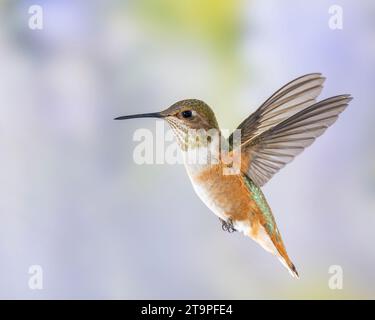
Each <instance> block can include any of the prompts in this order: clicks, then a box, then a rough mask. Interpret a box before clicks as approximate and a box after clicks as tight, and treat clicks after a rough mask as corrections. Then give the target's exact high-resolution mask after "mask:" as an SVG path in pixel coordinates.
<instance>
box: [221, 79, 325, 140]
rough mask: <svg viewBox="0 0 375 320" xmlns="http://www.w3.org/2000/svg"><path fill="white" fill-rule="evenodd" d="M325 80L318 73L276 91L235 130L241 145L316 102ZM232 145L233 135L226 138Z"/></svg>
mask: <svg viewBox="0 0 375 320" xmlns="http://www.w3.org/2000/svg"><path fill="white" fill-rule="evenodd" d="M324 80H325V78H324V77H322V75H321V74H320V73H311V74H307V75H304V76H302V77H299V78H297V79H295V80H293V81H291V82H289V83H288V84H286V85H285V86H284V87H282V88H281V89H279V90H278V91H276V92H275V93H274V94H273V95H272V96H271V97H269V98H268V99H267V100H266V101H265V102H264V103H263V104H262V105H261V106H260V107H259V108H258V109H257V110H256V111H255V112H254V113H252V114H251V115H250V116H249V117H248V118H246V119H245V120H244V121H243V122H242V123H241V124H240V125H239V127H238V128H237V129H241V143H245V142H247V141H248V140H249V139H252V138H254V137H255V136H257V135H259V134H261V133H262V132H265V131H267V130H268V129H270V128H272V127H273V126H275V125H276V124H278V123H280V122H282V121H283V120H285V119H287V118H289V117H290V116H292V115H293V114H295V113H297V112H298V111H301V110H303V109H305V108H306V107H308V106H310V105H312V104H314V103H315V102H316V98H317V96H318V95H319V94H320V92H321V91H322V88H323V82H324ZM228 139H229V143H230V144H232V143H233V134H232V135H231V136H230V137H229V138H228Z"/></svg>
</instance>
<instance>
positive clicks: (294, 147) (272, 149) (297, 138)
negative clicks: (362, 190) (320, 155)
mask: <svg viewBox="0 0 375 320" xmlns="http://www.w3.org/2000/svg"><path fill="white" fill-rule="evenodd" d="M351 99H352V98H351V97H350V95H340V96H336V97H332V98H328V99H326V100H323V101H320V102H318V103H315V104H313V105H310V106H308V107H306V108H305V109H303V110H301V111H299V112H297V113H296V114H294V115H292V116H290V117H288V118H287V119H285V120H284V121H282V122H280V123H278V124H276V125H274V126H273V127H271V128H269V129H268V130H267V131H263V132H262V133H260V134H259V135H258V136H256V137H254V138H253V139H248V140H247V141H245V143H243V144H242V146H241V152H242V153H243V154H244V153H245V154H247V155H250V157H247V158H248V159H249V160H248V164H247V167H246V172H245V173H246V174H247V176H248V177H249V178H250V179H252V180H253V181H254V182H255V183H256V184H257V185H258V186H263V185H264V184H265V183H266V182H267V181H268V180H269V179H270V178H271V177H272V176H273V175H274V174H275V173H276V172H278V171H279V170H280V169H281V168H283V167H284V166H285V165H286V164H287V163H289V162H290V161H292V160H293V159H294V157H295V156H297V155H298V154H300V153H301V152H302V151H303V150H304V149H305V148H306V147H308V146H309V145H311V144H312V143H313V142H314V141H315V139H316V138H317V137H319V136H320V135H321V134H323V132H324V131H325V130H326V129H327V128H328V127H329V126H330V125H332V124H333V123H334V122H335V121H336V120H337V118H338V115H339V114H340V113H341V112H342V111H343V110H344V109H345V108H346V107H347V106H348V103H349V102H350V100H351Z"/></svg>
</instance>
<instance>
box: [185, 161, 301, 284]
mask: <svg viewBox="0 0 375 320" xmlns="http://www.w3.org/2000/svg"><path fill="white" fill-rule="evenodd" d="M224 166H225V165H224V164H217V165H212V166H210V167H209V168H207V169H204V170H201V171H200V172H197V173H196V174H194V175H191V176H190V177H191V180H192V182H193V185H195V186H196V191H197V193H198V195H199V196H200V198H201V199H202V200H203V202H204V203H206V205H207V206H208V207H209V208H210V209H211V210H212V211H213V212H214V213H215V214H216V215H217V216H218V217H220V218H221V219H223V220H225V221H231V222H232V224H233V226H234V228H235V229H237V230H238V231H241V232H243V233H244V234H245V235H246V236H248V237H250V238H252V239H253V240H254V241H256V242H257V243H259V244H260V245H261V246H262V247H263V248H264V249H266V250H267V251H269V252H271V253H273V254H274V255H276V256H278V257H279V259H280V261H281V262H282V263H283V265H285V266H286V267H287V269H288V270H289V271H290V273H291V274H292V275H293V276H295V277H298V273H297V270H296V268H295V266H294V264H293V263H292V261H291V260H290V259H289V257H288V254H287V252H286V249H285V246H284V243H283V241H282V239H281V235H280V233H279V230H278V228H277V226H276V222H275V219H274V217H273V215H272V213H271V210H270V208H269V206H268V204H267V202H266V200H265V198H264V196H263V193H262V192H261V190H260V188H258V187H257V186H255V184H253V183H252V182H251V181H249V180H250V179H249V178H248V177H246V176H245V175H244V174H242V173H240V174H238V175H224V174H223V172H224V170H223V169H224Z"/></svg>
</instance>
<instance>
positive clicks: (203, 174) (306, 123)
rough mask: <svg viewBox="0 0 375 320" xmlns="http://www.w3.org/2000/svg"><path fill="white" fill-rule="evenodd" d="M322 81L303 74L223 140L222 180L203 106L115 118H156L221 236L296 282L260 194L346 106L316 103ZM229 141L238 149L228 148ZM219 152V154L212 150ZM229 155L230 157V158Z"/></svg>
mask: <svg viewBox="0 0 375 320" xmlns="http://www.w3.org/2000/svg"><path fill="white" fill-rule="evenodd" d="M324 81H325V78H324V77H323V76H322V75H321V74H320V73H311V74H307V75H304V76H301V77H299V78H296V79H295V80H293V81H291V82H289V83H287V84H286V85H284V86H283V87H282V88H281V89H279V90H277V91H276V92H275V93H274V94H272V95H271V96H270V97H269V98H268V99H267V100H266V101H265V102H264V103H263V104H262V105H261V106H260V107H259V108H258V109H257V110H256V111H255V112H254V113H252V114H251V115H250V116H249V117H247V118H246V119H245V120H244V121H242V123H241V124H240V125H239V126H238V128H237V130H235V131H234V132H236V131H237V132H238V131H239V132H240V134H239V137H237V139H234V138H235V137H234V132H233V133H232V134H231V135H230V136H229V138H228V139H226V141H227V143H228V145H229V152H228V154H229V155H230V156H232V157H234V156H237V158H238V159H240V165H239V170H237V171H235V172H234V173H233V174H226V173H225V169H228V168H229V167H230V163H229V164H228V161H227V160H226V159H225V157H224V156H223V155H222V154H221V152H215V150H217V149H218V145H220V141H219V140H220V139H225V138H223V136H222V134H221V131H220V128H219V125H218V122H217V120H216V117H215V113H214V112H213V111H212V109H211V108H210V107H209V106H208V105H207V104H206V103H205V102H203V101H201V100H198V99H186V100H182V101H178V102H176V103H174V104H173V105H172V106H170V107H168V108H167V109H165V110H163V111H160V112H153V113H145V114H135V115H127V116H122V117H118V118H115V120H125V119H133V118H149V117H151V118H160V119H163V120H165V121H166V122H167V123H168V124H169V125H170V127H171V128H172V130H173V133H174V135H175V137H176V140H177V142H178V145H179V147H180V149H181V151H182V153H183V159H184V164H185V168H186V171H187V174H188V176H189V178H190V181H191V183H192V185H193V187H194V190H195V191H196V193H197V195H198V197H199V198H200V199H201V200H202V201H203V202H204V203H205V204H206V206H207V207H208V208H209V209H210V210H211V211H213V213H214V214H215V215H216V216H217V217H219V219H220V221H221V223H222V228H223V230H226V231H229V232H233V231H239V232H241V233H243V234H244V235H245V236H247V237H249V238H251V239H253V240H254V241H255V242H257V243H258V244H259V245H260V246H261V247H263V248H264V249H265V250H266V251H268V252H270V253H272V254H273V255H275V256H276V257H277V258H278V259H279V260H280V261H281V263H282V264H283V265H284V266H285V267H286V268H287V269H288V271H289V272H290V274H291V275H292V276H293V277H295V278H299V275H298V272H297V269H296V267H295V265H294V264H293V262H292V261H291V259H290V258H289V256H288V253H287V251H286V248H285V245H284V243H283V240H282V238H281V234H280V231H279V229H278V227H277V224H276V220H275V218H274V215H273V213H272V210H271V208H270V206H269V204H268V203H267V200H266V198H265V196H264V194H263V192H262V190H261V187H262V186H264V185H265V184H266V183H267V182H268V181H269V180H270V179H271V178H272V177H273V175H274V174H275V173H277V172H278V171H279V170H280V169H281V168H283V167H284V166H285V165H286V164H287V163H289V162H291V161H292V160H293V159H294V157H296V156H297V155H298V154H300V153H301V152H302V151H303V150H304V149H305V148H306V147H308V146H309V145H311V144H312V143H313V142H314V141H315V139H316V138H317V137H318V136H320V135H322V134H323V133H324V132H325V130H326V129H327V128H328V127H329V126H331V125H332V124H333V123H334V122H335V121H336V120H337V118H338V116H339V114H340V113H341V112H342V111H343V110H344V109H345V108H346V107H347V106H348V104H349V102H350V101H351V100H352V97H351V95H349V94H342V95H337V96H334V97H330V98H327V99H325V100H321V101H319V102H317V97H318V96H319V94H320V93H321V91H322V88H323V83H324ZM192 130H198V131H200V132H205V131H206V132H207V131H209V130H216V132H218V134H216V136H214V138H211V139H206V141H203V139H201V138H202V137H203V134H201V133H200V134H197V135H196V136H195V137H194V138H193V139H191V137H190V136H191V135H190V134H189V132H191V131H192ZM235 140H237V145H239V148H234V147H233V146H234V142H235ZM219 149H220V148H219ZM192 150H195V151H198V153H199V152H205V153H206V154H209V155H210V159H211V160H210V161H206V162H197V161H191V160H192V159H191V157H192V156H191V155H192V154H193V153H192V152H191V151H192ZM235 153H236V154H235Z"/></svg>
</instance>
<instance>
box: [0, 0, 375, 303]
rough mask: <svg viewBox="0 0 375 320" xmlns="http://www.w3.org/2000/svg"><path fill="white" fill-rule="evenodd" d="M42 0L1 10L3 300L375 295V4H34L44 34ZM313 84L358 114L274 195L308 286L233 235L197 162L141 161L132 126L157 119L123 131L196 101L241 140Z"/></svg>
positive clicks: (275, 183) (297, 164)
mask: <svg viewBox="0 0 375 320" xmlns="http://www.w3.org/2000/svg"><path fill="white" fill-rule="evenodd" d="M35 2H37V1H10V0H3V1H2V2H1V4H0V24H1V27H0V70H1V75H0V150H1V152H0V161H1V162H0V164H1V166H0V297H1V298H31V299H39V298H127V299H135V298H177V299H179V298H187V299H189V298H198V299H203V298H206V299H209V298H213V299H231V298H239V299H253V298H258V299H263V298H274V299H277V298H286V299H288V298H336V299H343V298H375V276H374V266H375V251H374V242H375V232H374V227H375V197H374V193H375V163H374V155H375V148H374V141H373V140H374V136H375V129H374V117H375V112H374V110H375V109H374V98H375V91H374V81H375V69H374V68H375V42H374V37H375V4H374V2H373V1H370V0H368V1H335V2H334V3H332V2H331V1H323V0H319V1H293V0H289V1H283V3H281V2H280V1H276V0H273V1H271V0H268V1H227V2H226V3H224V4H223V2H225V1H218V2H220V3H221V4H220V6H219V5H218V6H219V7H220V8H219V7H218V9H217V10H216V9H215V8H213V6H214V5H215V1H208V2H207V3H206V1H191V4H187V3H186V2H184V1H169V0H161V1H155V0H152V1H144V0H143V1H99V0H90V1H88V0H87V1H38V3H37V4H40V5H42V6H43V8H44V30H42V31H32V30H30V29H29V28H28V18H29V15H28V13H27V11H28V7H29V5H31V4H35ZM177 3H178V4H177ZM332 4H338V5H341V6H342V7H343V10H344V29H343V30H331V29H329V27H328V19H329V17H330V16H329V14H328V8H329V7H330V6H331V5H332ZM310 72H322V73H323V74H324V75H325V76H326V77H327V81H326V84H325V89H324V91H323V93H322V97H323V98H324V97H328V96H331V95H335V94H341V93H351V94H352V95H353V96H354V100H353V101H352V102H351V104H350V106H349V108H348V109H347V110H346V111H345V112H344V113H343V114H342V116H341V117H340V119H339V120H338V121H337V123H335V124H334V126H333V127H332V128H330V129H329V130H328V131H327V132H326V133H325V135H324V136H322V137H320V138H319V139H318V141H317V142H316V143H314V145H313V146H311V147H310V148H308V150H306V151H305V152H304V153H303V154H302V155H301V156H299V157H298V158H297V159H296V160H295V161H294V162H292V163H291V164H289V165H288V166H287V167H285V168H284V169H283V170H282V171H280V173H278V174H277V175H276V176H275V177H274V178H273V179H272V181H271V182H269V183H268V184H267V185H266V186H265V188H264V192H265V195H266V196H267V199H268V201H269V203H270V205H271V207H272V209H273V212H274V214H275V216H276V219H277V221H278V225H279V229H280V231H281V233H282V235H283V238H284V241H285V243H286V246H287V249H288V252H289V254H290V256H291V258H292V259H293V261H294V262H295V264H296V266H297V268H298V270H299V272H300V275H301V279H300V280H299V281H296V280H294V279H292V278H291V277H290V276H289V274H288V273H287V271H286V270H285V269H284V268H283V267H282V266H281V264H280V263H279V262H278V261H277V259H276V258H274V257H273V256H271V255H270V254H268V253H266V252H265V251H263V250H262V249H261V248H260V247H258V246H257V245H256V244H255V243H254V242H252V241H251V240H250V239H246V238H245V237H243V236H242V235H240V234H228V233H225V232H222V231H221V226H220V223H219V221H218V219H217V218H216V217H215V216H214V215H213V214H212V213H211V212H210V211H209V210H208V209H207V208H206V207H205V206H204V204H203V203H202V202H201V201H200V200H199V199H198V198H197V196H196V195H195V194H194V191H193V189H192V188H191V185H190V182H189V180H188V178H187V176H186V173H185V170H184V168H183V166H181V165H175V166H171V165H151V166H138V165H136V164H135V163H134V161H133V156H132V153H133V149H134V147H135V145H136V143H135V142H133V139H132V136H133V133H134V130H135V129H137V128H139V127H143V128H149V129H150V130H155V123H154V121H153V120H149V119H145V120H139V121H132V122H127V123H118V122H114V121H113V120H112V118H113V117H114V116H118V115H123V114H128V113H135V112H149V111H156V110H159V109H163V108H165V107H167V106H168V105H170V104H172V103H173V102H175V101H177V100H180V99H183V98H193V97H194V98H200V99H203V100H205V101H206V102H207V103H208V104H210V105H211V106H212V107H213V109H214V110H215V111H216V113H217V117H218V120H219V122H220V123H221V125H222V126H223V127H226V128H235V127H236V125H237V124H238V123H240V121H242V120H243V118H244V117H246V116H247V115H248V114H249V113H250V112H252V111H253V110H255V109H256V107H257V106H259V105H260V104H261V103H262V102H263V101H264V100H265V99H266V98H267V97H268V96H269V95H270V94H271V93H272V92H273V91H275V90H276V89H278V88H279V87H280V86H281V85H283V84H285V83H286V82H288V81H290V80H292V79H293V78H295V77H297V76H300V75H302V74H305V73H310ZM33 264H37V265H41V266H42V267H43V271H44V289H43V290H41V291H33V290H30V289H29V288H28V279H29V275H28V268H29V266H30V265H33ZM331 265H340V266H341V267H342V268H343V271H344V278H343V279H344V287H343V289H342V290H330V289H329V287H328V280H329V277H330V274H329V273H328V269H329V266H331Z"/></svg>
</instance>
